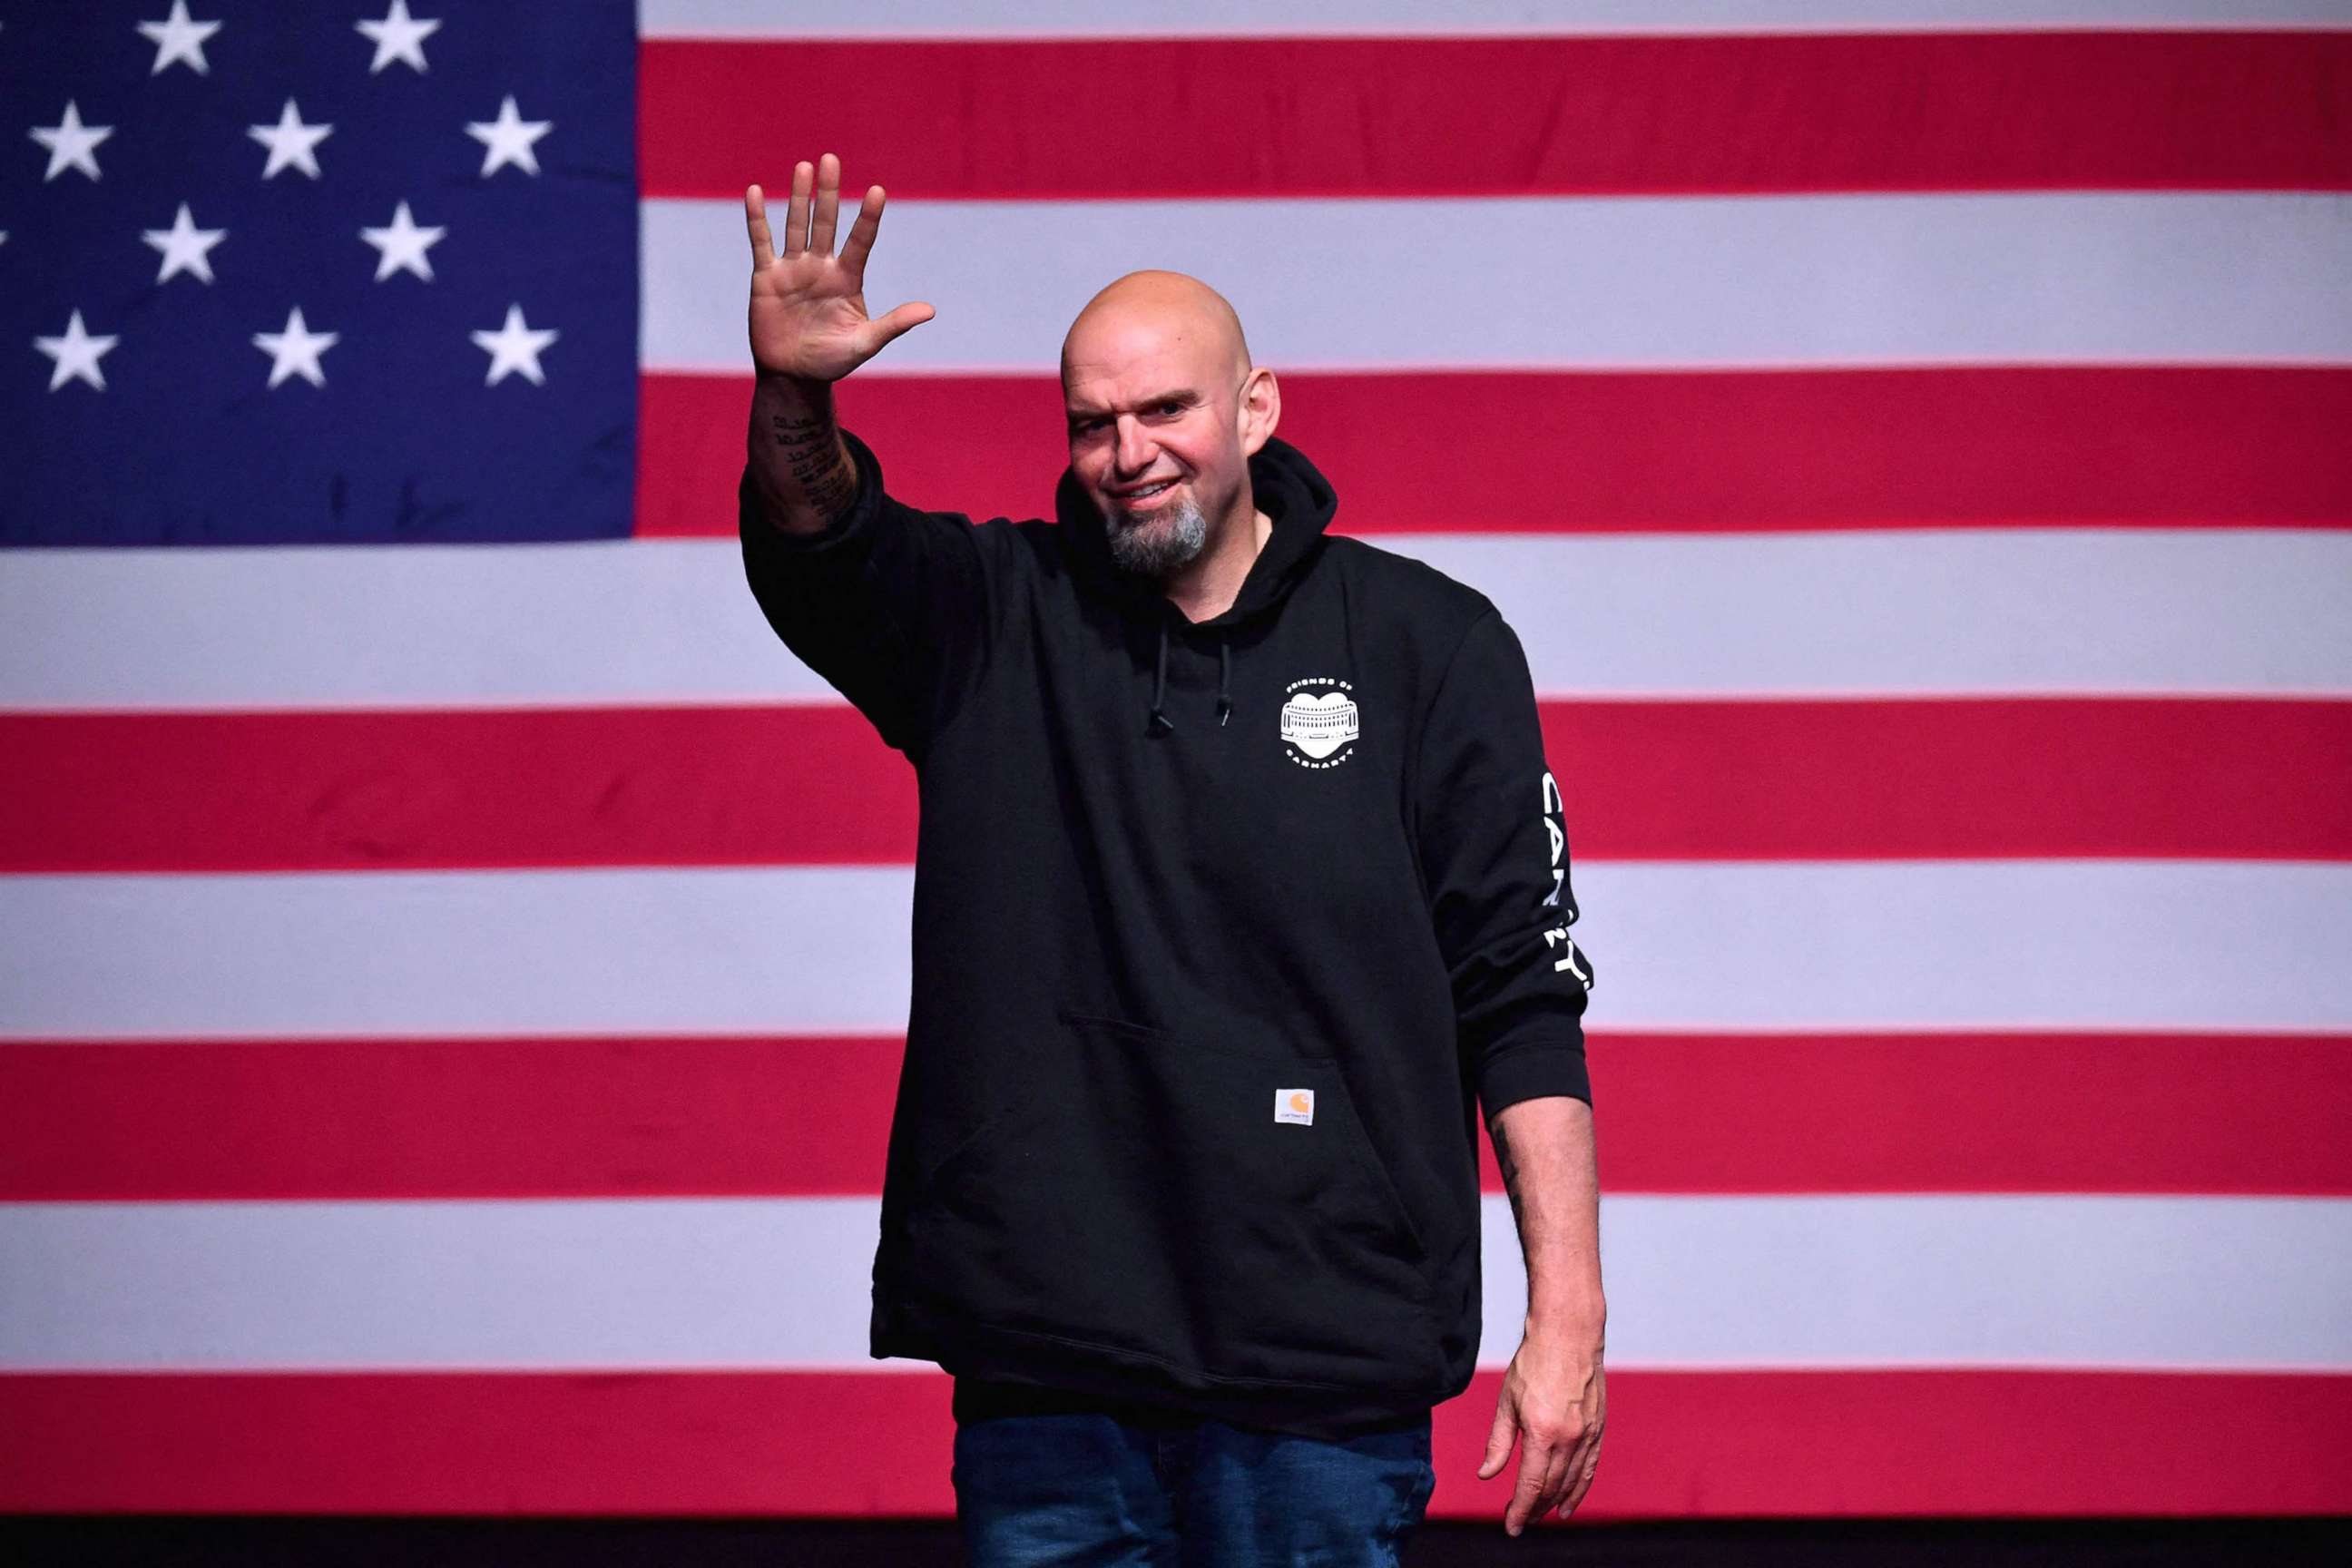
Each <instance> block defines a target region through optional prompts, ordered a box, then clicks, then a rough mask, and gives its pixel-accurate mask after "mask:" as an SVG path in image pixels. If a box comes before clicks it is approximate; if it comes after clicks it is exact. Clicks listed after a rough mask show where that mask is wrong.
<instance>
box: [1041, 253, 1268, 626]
mask: <svg viewBox="0 0 2352 1568" xmlns="http://www.w3.org/2000/svg"><path fill="white" fill-rule="evenodd" d="M1062 402H1063V404H1064V405H1065V411H1066V413H1067V415H1068V416H1069V429H1070V469H1071V472H1072V473H1074V474H1075V475H1076V476H1077V479H1078V482H1079V483H1080V484H1081V485H1082V486H1084V487H1085V489H1086V491H1087V496H1088V498H1089V499H1091V500H1093V501H1094V503H1095V505H1096V507H1097V508H1098V509H1099V510H1101V512H1102V514H1103V518H1104V524H1105V529H1106V537H1107V538H1108V541H1109V544H1110V549H1111V554H1112V558H1113V559H1114V560H1116V561H1117V562H1118V564H1119V565H1120V566H1121V567H1122V568H1124V569H1125V570H1127V571H1129V572H1134V573H1139V574H1144V575H1147V576H1153V577H1159V578H1160V579H1162V580H1172V579H1173V578H1174V577H1175V576H1176V575H1177V574H1182V573H1187V572H1190V573H1195V574H1197V573H1199V572H1201V571H1202V570H1205V569H1206V568H1204V567H1203V566H1202V562H1203V561H1204V560H1205V561H1206V562H1208V563H1211V564H1212V565H1214V564H1215V563H1220V562H1222V563H1225V566H1224V568H1220V569H1227V568H1232V567H1234V566H1238V568H1239V569H1240V570H1243V571H1246V570H1247V563H1248V561H1249V558H1250V556H1251V555H1253V554H1255V551H1256V545H1255V542H1254V541H1255V537H1256V532H1255V530H1256V522H1257V512H1256V510H1255V501H1254V500H1253V491H1252V489H1251V483H1250V474H1249V459H1250V455H1251V454H1252V453H1254V452H1255V451H1257V450H1258V449H1259V448H1260V447H1263V446H1265V442H1266V440H1267V438H1268V437H1271V436H1272V435H1273V434H1274V427H1275V423H1276V420H1278V419H1279V418H1280V417H1281V416H1282V400H1281V394H1280V392H1279V391H1278V390H1277V389H1276V385H1275V380H1274V372H1272V371H1271V370H1267V369H1265V368H1264V367H1263V366H1258V365H1253V364H1251V363H1250V352H1249V344H1248V343H1247V342H1244V341H1243V338H1242V322H1241V318H1240V317H1239V316H1237V315H1235V314H1234V308H1233V307H1232V306H1231V305H1229V304H1227V303H1226V302H1225V299H1224V296H1223V295H1222V294H1219V293H1218V292H1217V291H1216V290H1215V289H1212V288H1210V287H1209V286H1208V285H1207V284H1205V283H1203V282H1202V281H1201V280H1200V279H1197V278H1187V277H1185V276H1184V274H1182V273H1181V272H1160V271H1149V272H1130V273H1129V274H1128V275H1127V276H1126V277H1124V278H1120V279H1116V280H1115V281H1113V282H1112V283H1111V284H1110V285H1109V286H1108V288H1106V289H1103V290H1102V291H1101V292H1100V293H1098V294H1097V295H1096V296H1095V297H1094V298H1093V299H1091V300H1087V304H1086V309H1084V310H1080V311H1079V312H1078V319H1077V320H1076V321H1073V322H1071V323H1070V331H1069V333H1068V335H1067V336H1066V337H1065V338H1063V340H1062ZM1235 581H1236V583H1237V582H1238V578H1236V579H1235Z"/></svg>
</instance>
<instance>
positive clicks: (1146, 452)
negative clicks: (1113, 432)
mask: <svg viewBox="0 0 2352 1568" xmlns="http://www.w3.org/2000/svg"><path fill="white" fill-rule="evenodd" d="M1153 455H1154V451H1153V447H1152V445H1151V442H1150V439H1149V438H1148V437H1146V436H1145V435H1144V433H1143V421H1142V420H1140V419H1138V418H1137V417H1136V416H1134V415H1132V414H1122V415H1120V416H1118V468H1119V472H1121V473H1123V474H1139V473H1141V472H1142V471H1143V470H1144V469H1146V468H1150V466H1151V459H1152V457H1153Z"/></svg>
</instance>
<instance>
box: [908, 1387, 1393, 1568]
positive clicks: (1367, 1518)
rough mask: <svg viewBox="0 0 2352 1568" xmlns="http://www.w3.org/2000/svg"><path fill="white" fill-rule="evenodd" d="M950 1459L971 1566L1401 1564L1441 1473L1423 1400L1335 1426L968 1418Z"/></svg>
mask: <svg viewBox="0 0 2352 1568" xmlns="http://www.w3.org/2000/svg"><path fill="white" fill-rule="evenodd" d="M950 1477H951V1479H952V1480H953V1482H954V1485H955V1492H956V1521H957V1523H958V1526H959V1527H960V1529H961V1532H962V1536H963V1544H964V1552H965V1554H966V1557H967V1560H968V1561H969V1562H970V1563H971V1564H972V1568H1038V1565H1042V1564H1045V1563H1052V1564H1055V1565H1057V1568H1061V1565H1067V1568H1098V1565H1099V1568H1111V1565H1117V1564H1129V1563H1133V1564H1139V1565H1147V1564H1148V1565H1150V1568H1195V1565H1198V1568H1231V1565H1234V1564H1246V1565H1252V1568H1254V1565H1255V1564H1259V1563H1265V1564H1280V1563H1318V1564H1333V1565H1336V1568H1355V1565H1357V1564H1364V1565H1367V1568H1370V1565H1372V1564H1379V1565H1381V1568H1389V1565H1392V1564H1394V1563H1395V1562H1396V1560H1397V1549H1398V1547H1399V1546H1400V1545H1401V1544H1402V1542H1404V1540H1405V1538H1406V1537H1407V1536H1408V1535H1410V1534H1411V1533H1412V1530H1413V1529H1414V1527H1415V1526H1417V1525H1419V1524H1420V1523H1421V1519H1422V1513H1423V1510H1424V1509H1426V1508H1427V1507H1428V1506H1429V1494H1430V1490H1431V1489H1432V1488H1433V1486H1435V1485H1436V1482H1437V1472H1436V1471H1435V1470H1434V1469H1433V1468H1431V1467H1430V1462H1429V1421H1428V1418H1427V1417H1426V1416H1424V1417H1423V1418H1422V1420H1421V1421H1420V1422H1419V1423H1418V1424H1417V1425H1413V1426H1405V1427H1402V1428H1400V1429H1397V1430H1392V1431H1387V1432H1381V1433H1377V1434H1373V1435H1371V1436H1360V1437H1351V1438H1348V1439H1346V1440H1345V1441H1341V1442H1324V1441H1319V1440H1318V1439H1315V1438H1312V1437H1294V1436H1283V1435H1281V1434H1278V1433H1272V1432H1259V1431H1254V1430H1250V1429H1247V1428H1243V1427H1235V1426H1226V1425H1224V1424H1223V1423H1222V1422H1217V1421H1199V1422H1168V1423H1161V1422H1153V1423H1150V1424H1149V1425H1130V1424H1129V1423H1127V1422H1125V1421H1122V1420H1119V1419H1118V1418H1117V1417H1115V1416H1111V1415H998V1416H992V1417H990V1418H988V1419H986V1420H980V1421H972V1422H968V1423H964V1424H961V1425H959V1426H957V1428H956V1435H955V1463H954V1466H953V1468H952V1469H951V1470H950Z"/></svg>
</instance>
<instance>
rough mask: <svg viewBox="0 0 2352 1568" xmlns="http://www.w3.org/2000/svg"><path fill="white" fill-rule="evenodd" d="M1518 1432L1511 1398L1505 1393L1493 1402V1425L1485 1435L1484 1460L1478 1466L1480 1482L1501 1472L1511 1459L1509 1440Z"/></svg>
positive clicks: (1516, 1417)
mask: <svg viewBox="0 0 2352 1568" xmlns="http://www.w3.org/2000/svg"><path fill="white" fill-rule="evenodd" d="M1518 1430H1519V1423H1518V1415H1517V1412H1516V1411H1514V1410H1513V1409H1512V1408H1511V1396H1510V1395H1509V1394H1504V1395H1503V1397H1502V1398H1500V1399H1498V1400H1496V1402H1495V1425H1494V1426H1492V1427H1491V1428H1490V1429H1489V1430H1488V1431H1487V1433H1486V1459H1485V1460H1484V1461H1483V1462H1482V1463H1481V1464H1480V1465H1479V1466H1478V1479H1480V1480H1482V1481H1484V1480H1490V1479H1493V1478H1494V1477H1495V1476H1496V1475H1497V1474H1499V1473H1500V1472H1501V1470H1502V1468H1503V1466H1504V1464H1505V1462H1506V1461H1507V1460H1508V1459H1509V1458H1510V1457H1511V1439H1512V1438H1513V1437H1515V1436H1517V1435H1518Z"/></svg>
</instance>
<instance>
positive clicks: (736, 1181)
mask: <svg viewBox="0 0 2352 1568" xmlns="http://www.w3.org/2000/svg"><path fill="white" fill-rule="evenodd" d="M1589 1051H1590V1055H1591V1063H1592V1075H1593V1079H1594V1086H1595V1097H1596V1099H1597V1100H1598V1102H1599V1110H1600V1119H1601V1125H1602V1128H1603V1130H1604V1131H1603V1132H1602V1135H1601V1140H1600V1151H1601V1179H1602V1183H1603V1185H1604V1186H1605V1188H1606V1189H1607V1190H1608V1191H1610V1192H1612V1193H1633V1192H1654V1193H1701V1194H1706V1193H1757V1194H1761V1193H1816V1192H1818V1193H1868V1192H1969V1193H1986V1192H1992V1193H2032V1192H2052V1193H2158V1194H2201V1193H2230V1194H2273V1195H2296V1194H2301V1195H2311V1196H2331V1197H2341V1196H2346V1195H2352V1140H2347V1139H2346V1138H2344V1137H2343V1136H2342V1131H2343V1129H2344V1128H2345V1126H2347V1124H2352V1039H2347V1038H2346V1037H2328V1036H2318V1037H2259V1036H2257V1037H2232V1036H2206V1035H2184V1036H2168V1035H2156V1036H2129V1035H2121V1036H2102V1035H2021V1034H2012V1035H1977V1034H1955V1035H1828V1036H1774V1035H1765V1036H1724V1035H1705V1036H1686V1035H1634V1036H1621V1035H1617V1034H1613V1033H1611V1032H1608V1031H1601V1032H1599V1033H1597V1034H1596V1035H1595V1036H1594V1037H1593V1038H1592V1040H1591V1045H1590V1047H1589ZM900 1054H901V1042H900V1041H899V1040H898V1039H897V1038H896V1037H881V1038H877V1037H848V1038H832V1037H824V1038H783V1039H766V1038H719V1039H711V1038H660V1039H635V1038H614V1039H485V1040H390V1039H353V1040H294V1041H286V1040H271V1041H205V1042H196V1041H180V1040H172V1041H146V1042H131V1043H121V1044H105V1045H88V1044H76V1043H69V1042H61V1041H47V1042H18V1043H12V1044H5V1045H0V1201H15V1202H80V1201H92V1202H107V1201H117V1200H141V1201H152V1200H179V1199H205V1200H215V1201H225V1200H233V1199H375V1198H526V1197H528V1198H579V1197H648V1196H671V1195H703V1196H749V1195H792V1194H799V1195H821V1194H837V1195H856V1194H873V1193H877V1192H879V1191H880V1190H881V1183H882V1166H883V1150H884V1145H885V1141H886V1139H887V1135H888V1131H889V1125H890V1113H891V1101H892V1097H893V1095H894V1093H895V1091H896V1089H897V1084H898V1060H899V1057H900ZM1482 1142H1483V1140H1482ZM1481 1158H1482V1160H1483V1162H1484V1164H1485V1184H1486V1190H1487V1191H1489V1192H1499V1191H1501V1184H1500V1182H1499V1180H1498V1178H1497V1177H1496V1173H1495V1168H1494V1162H1493V1158H1492V1155H1491V1152H1486V1151H1485V1150H1484V1149H1483V1148H1482V1151H1481Z"/></svg>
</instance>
